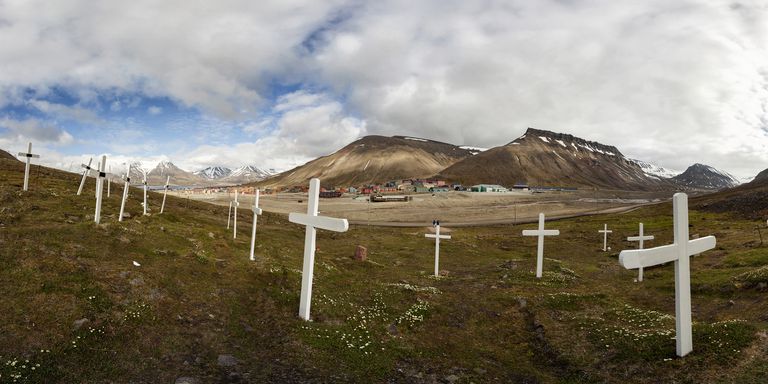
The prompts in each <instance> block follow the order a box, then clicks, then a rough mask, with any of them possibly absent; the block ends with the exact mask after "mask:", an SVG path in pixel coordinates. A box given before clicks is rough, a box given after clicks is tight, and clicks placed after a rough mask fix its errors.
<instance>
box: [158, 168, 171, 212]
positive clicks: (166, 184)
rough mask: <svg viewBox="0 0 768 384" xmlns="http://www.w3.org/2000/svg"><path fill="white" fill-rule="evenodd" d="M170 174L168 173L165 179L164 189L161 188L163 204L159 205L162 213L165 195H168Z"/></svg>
mask: <svg viewBox="0 0 768 384" xmlns="http://www.w3.org/2000/svg"><path fill="white" fill-rule="evenodd" d="M170 183H171V176H170V175H169V176H168V177H167V178H166V179H165V189H164V190H163V204H162V205H161V206H160V213H163V211H164V210H165V197H166V196H167V195H168V188H169V187H170V186H171V185H170Z"/></svg>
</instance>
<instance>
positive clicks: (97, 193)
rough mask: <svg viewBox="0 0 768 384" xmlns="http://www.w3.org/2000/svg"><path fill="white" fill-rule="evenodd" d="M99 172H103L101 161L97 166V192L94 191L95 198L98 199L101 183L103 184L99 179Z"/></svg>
mask: <svg viewBox="0 0 768 384" xmlns="http://www.w3.org/2000/svg"><path fill="white" fill-rule="evenodd" d="M99 172H101V160H99V162H98V164H96V190H94V191H93V196H94V197H95V198H97V199H98V198H99V183H101V182H102V180H101V178H99Z"/></svg>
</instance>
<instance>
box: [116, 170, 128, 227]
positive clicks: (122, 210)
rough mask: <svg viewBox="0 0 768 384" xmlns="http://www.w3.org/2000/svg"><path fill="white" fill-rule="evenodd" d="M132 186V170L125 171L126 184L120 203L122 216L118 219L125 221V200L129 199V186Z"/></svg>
mask: <svg viewBox="0 0 768 384" xmlns="http://www.w3.org/2000/svg"><path fill="white" fill-rule="evenodd" d="M130 186H131V171H130V169H128V170H126V171H125V186H124V187H123V201H122V202H121V203H120V217H119V218H118V219H117V221H123V212H125V201H126V200H127V199H128V187H130Z"/></svg>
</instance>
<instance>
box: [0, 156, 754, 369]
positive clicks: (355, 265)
mask: <svg viewBox="0 0 768 384" xmlns="http://www.w3.org/2000/svg"><path fill="white" fill-rule="evenodd" d="M22 171H23V164H21V163H16V162H11V161H6V160H0V289H2V292H3V294H2V295H0V383H13V382H15V383H51V382H88V383H106V382H119V383H122V382H125V383H127V382H132V383H141V382H146V383H157V382H168V383H172V382H174V381H175V380H177V379H178V378H180V377H190V378H195V379H197V380H198V382H200V383H208V382H265V381H269V382H403V383H406V382H408V383H411V382H452V383H469V382H475V383H482V382H529V383H536V382H543V383H559V382H646V383H652V382H653V383H655V382H672V381H675V382H691V383H697V382H723V383H727V382H739V383H748V382H762V381H764V378H765V377H766V375H768V353H767V352H768V335H767V334H766V325H767V322H768V304H767V303H766V300H765V290H766V289H767V288H768V248H766V247H764V246H762V245H761V243H760V240H759V236H758V233H757V231H756V229H755V228H756V226H757V225H759V223H757V222H754V221H747V220H742V219H739V218H737V217H731V216H727V215H722V214H710V213H702V212H698V211H694V210H692V211H691V216H690V224H691V228H690V232H691V234H692V235H693V236H695V235H696V234H698V235H701V236H705V235H710V234H713V235H716V236H717V241H718V245H717V248H716V249H714V250H712V251H708V252H705V253H704V254H702V255H699V256H696V257H693V258H692V260H691V265H692V281H691V284H692V300H693V320H694V328H693V337H694V339H693V348H694V349H693V352H692V353H691V354H690V355H688V356H686V357H685V358H677V357H676V356H675V341H674V340H673V337H674V318H673V316H674V271H673V269H674V268H673V266H672V265H671V264H668V265H665V266H660V267H652V268H646V270H645V281H644V282H642V283H636V282H634V281H633V280H634V279H635V278H636V276H637V271H635V270H625V269H623V268H621V267H620V266H619V264H618V261H617V255H618V252H619V251H620V250H621V249H628V248H634V247H635V244H631V243H629V242H627V241H625V238H626V237H627V236H632V235H636V231H637V223H638V222H643V223H644V224H645V232H646V234H652V235H655V236H656V239H655V240H654V241H650V242H648V243H647V244H646V247H652V246H657V245H664V244H669V243H670V242H671V241H672V214H671V213H672V212H671V211H672V210H671V204H669V203H664V204H659V205H654V206H649V207H644V208H641V209H638V210H635V211H632V212H627V213H624V214H618V215H599V216H589V217H581V218H573V219H567V220H561V221H548V222H547V225H546V226H547V229H559V230H560V236H557V237H548V238H547V239H546V243H545V245H544V254H545V260H544V274H543V277H542V279H540V280H537V279H535V278H534V269H535V264H536V260H535V254H536V240H535V239H534V238H524V237H523V236H521V232H522V230H523V229H533V228H534V227H535V224H527V225H516V226H512V225H500V226H486V227H466V228H454V229H452V231H451V232H450V234H451V237H452V238H451V239H450V240H445V241H443V242H442V243H441V251H440V254H441V257H440V269H441V271H442V276H441V277H439V278H435V277H434V276H432V274H433V266H434V259H433V252H434V251H433V247H434V242H433V241H431V240H430V239H425V238H424V233H426V230H427V229H426V228H377V227H367V226H357V225H353V226H351V227H350V230H349V232H346V233H329V232H326V231H318V238H317V248H318V249H317V254H316V264H315V279H314V290H313V300H312V311H311V317H312V319H313V321H310V322H305V321H302V320H300V319H299V317H298V313H297V312H298V304H299V291H300V284H301V275H300V269H301V263H302V252H303V240H304V228H303V227H301V226H298V225H294V224H290V223H289V222H288V220H287V218H286V217H285V216H282V215H276V214H269V213H265V214H264V215H263V216H261V217H260V218H259V226H258V233H257V240H256V244H257V248H256V261H255V262H251V261H249V260H248V253H249V245H250V237H249V235H250V230H251V227H250V222H251V220H252V216H251V211H250V209H248V208H250V203H251V200H249V199H248V198H245V199H243V201H242V202H241V209H240V210H239V211H238V213H239V220H238V221H240V223H241V225H240V226H239V230H240V233H239V234H238V237H237V239H232V232H231V230H230V231H228V230H226V220H227V207H221V206H215V205H210V204H206V203H201V202H195V201H188V200H186V199H179V198H174V197H171V196H169V197H168V201H167V203H166V207H165V213H163V214H162V215H159V214H157V212H158V211H159V204H160V201H161V199H162V195H161V194H157V193H151V194H150V197H149V203H150V207H151V211H150V212H151V213H152V214H151V215H150V216H142V215H141V212H142V208H141V206H140V205H139V202H140V200H141V191H140V189H132V190H131V196H130V199H129V202H128V205H127V207H126V210H127V211H128V212H130V214H131V215H132V217H131V218H129V219H127V220H125V221H123V222H117V212H118V210H119V204H120V197H121V193H122V188H121V186H120V185H118V183H113V185H112V195H111V197H110V198H105V199H104V207H103V208H102V221H101V222H102V224H100V225H95V224H94V223H93V216H92V215H93V210H94V198H93V188H94V181H93V179H89V180H88V182H87V184H86V189H85V191H84V193H83V195H82V196H75V193H76V191H77V187H78V183H79V178H78V176H77V175H74V174H66V173H63V172H58V171H53V170H49V169H45V168H39V167H36V166H33V170H32V176H31V178H30V190H29V191H28V192H22V191H21V187H22V184H23V180H22V177H23V172H22ZM89 192H90V193H89ZM249 197H250V196H249ZM250 198H252V197H250ZM323 201H324V200H321V202H320V209H321V210H322V209H323V208H322V207H323ZM304 209H305V208H304V207H297V210H296V211H297V212H302V211H303V210H304ZM604 223H608V225H609V228H610V229H611V230H613V233H611V234H610V235H609V237H608V246H609V247H610V248H611V250H610V251H608V252H602V245H603V244H602V240H603V239H602V235H600V234H599V233H598V232H597V231H598V230H599V229H601V228H603V224H604ZM762 225H764V222H763V223H762ZM445 229H446V228H443V230H445ZM357 245H363V246H365V247H367V249H368V257H367V260H366V261H357V260H353V259H352V257H351V256H352V255H353V254H354V252H355V247H356V246H357ZM134 262H136V263H137V264H138V266H137V265H135V264H134Z"/></svg>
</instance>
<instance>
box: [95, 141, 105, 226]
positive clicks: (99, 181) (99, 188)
mask: <svg viewBox="0 0 768 384" xmlns="http://www.w3.org/2000/svg"><path fill="white" fill-rule="evenodd" d="M106 168H107V156H102V157H101V161H100V162H99V174H98V175H96V213H95V214H94V215H93V221H95V222H96V224H98V223H99V222H100V221H101V196H102V193H103V192H104V178H105V177H107V173H106V172H104V170H105V169H106Z"/></svg>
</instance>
